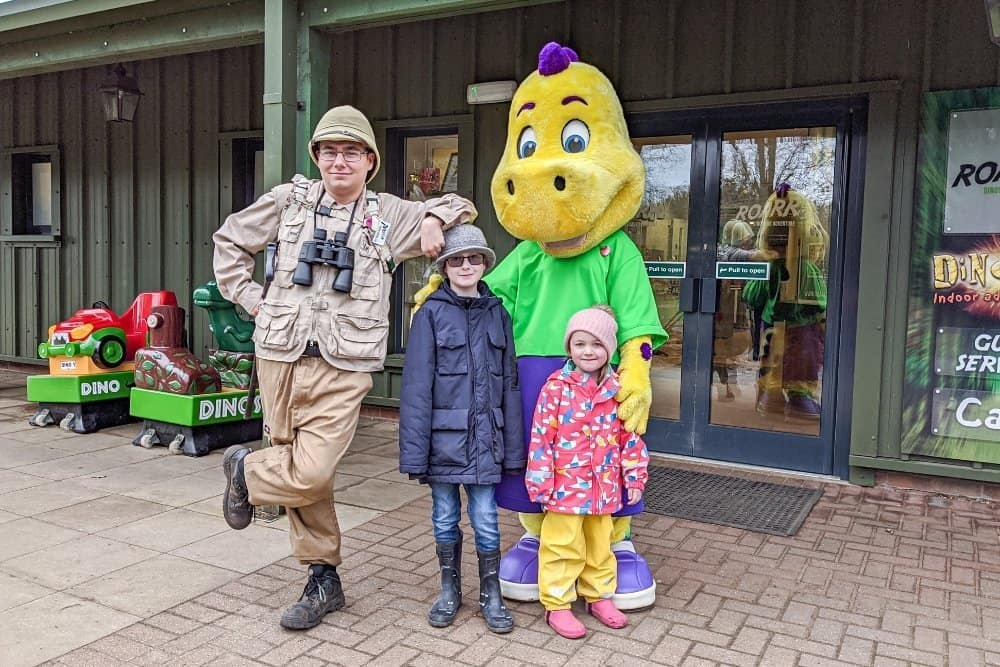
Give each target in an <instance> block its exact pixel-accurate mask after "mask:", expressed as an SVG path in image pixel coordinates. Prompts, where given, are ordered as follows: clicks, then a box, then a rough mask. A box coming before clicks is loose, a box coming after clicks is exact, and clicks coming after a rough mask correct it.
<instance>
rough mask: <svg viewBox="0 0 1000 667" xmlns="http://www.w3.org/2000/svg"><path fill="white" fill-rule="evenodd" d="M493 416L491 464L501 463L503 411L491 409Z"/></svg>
mask: <svg viewBox="0 0 1000 667" xmlns="http://www.w3.org/2000/svg"><path fill="white" fill-rule="evenodd" d="M490 414H491V415H492V416H493V462H494V463H503V448H504V441H503V421H504V420H503V409H502V408H491V410H490Z"/></svg>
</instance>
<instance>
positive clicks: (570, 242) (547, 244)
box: [542, 233, 587, 250]
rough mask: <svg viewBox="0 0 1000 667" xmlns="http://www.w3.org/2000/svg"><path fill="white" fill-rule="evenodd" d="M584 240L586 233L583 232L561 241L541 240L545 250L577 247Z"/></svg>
mask: <svg viewBox="0 0 1000 667" xmlns="http://www.w3.org/2000/svg"><path fill="white" fill-rule="evenodd" d="M586 240H587V235H586V234H585V233H584V234H580V235H579V236H574V237H573V238H571V239H565V240H563V241H543V242H542V247H543V248H545V249H546V250H571V249H573V248H579V247H580V246H582V245H583V244H584V242H585V241H586Z"/></svg>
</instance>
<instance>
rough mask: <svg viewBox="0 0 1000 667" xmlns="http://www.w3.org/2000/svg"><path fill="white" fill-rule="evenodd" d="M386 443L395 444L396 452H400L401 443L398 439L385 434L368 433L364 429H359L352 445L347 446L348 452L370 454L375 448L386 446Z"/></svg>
mask: <svg viewBox="0 0 1000 667" xmlns="http://www.w3.org/2000/svg"><path fill="white" fill-rule="evenodd" d="M385 445H395V446H396V452H397V453H398V452H399V445H398V443H397V441H396V440H390V439H389V438H387V437H385V436H384V435H378V434H371V435H368V434H366V433H365V432H364V431H361V430H359V431H358V432H357V434H356V435H355V436H354V440H352V441H351V444H350V446H349V447H348V448H347V453H348V454H356V453H360V452H364V453H365V454H370V453H371V450H372V449H373V448H375V447H384V446H385Z"/></svg>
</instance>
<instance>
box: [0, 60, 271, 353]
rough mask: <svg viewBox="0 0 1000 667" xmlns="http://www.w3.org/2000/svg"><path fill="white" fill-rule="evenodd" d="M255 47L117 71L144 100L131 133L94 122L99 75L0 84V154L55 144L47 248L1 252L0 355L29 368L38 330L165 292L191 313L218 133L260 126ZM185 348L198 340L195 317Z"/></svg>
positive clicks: (203, 324)
mask: <svg viewBox="0 0 1000 667" xmlns="http://www.w3.org/2000/svg"><path fill="white" fill-rule="evenodd" d="M263 59H264V51H263V46H260V45H258V46H247V47H240V48H234V49H226V50H221V51H209V52H205V53H200V54H195V55H190V56H176V57H170V58H162V59H156V60H143V61H139V62H136V63H127V64H126V65H127V69H128V71H129V73H133V71H134V74H135V76H136V78H137V79H138V81H139V87H140V88H141V89H142V91H143V93H144V94H145V95H144V97H143V98H142V101H141V103H140V105H139V109H138V112H137V113H136V118H135V121H134V122H133V123H106V122H105V121H104V119H103V117H102V112H101V106H100V99H99V95H98V92H97V89H98V88H99V87H100V85H101V81H102V79H103V78H104V76H105V70H104V68H103V67H93V68H86V69H77V70H70V71H64V72H58V73H53V74H42V75H38V76H32V77H25V78H20V79H9V80H4V81H0V148H9V147H16V146H32V145H39V144H57V145H58V146H59V148H60V151H61V162H62V192H61V197H60V205H61V207H62V216H61V217H62V239H61V244H60V245H58V246H53V245H44V244H42V245H40V246H26V247H25V246H15V245H11V244H9V243H3V242H0V285H2V287H0V358H18V359H20V360H26V359H32V358H35V357H36V354H35V348H36V347H37V345H38V342H39V341H40V340H41V338H42V337H43V336H44V335H45V333H46V330H47V328H48V326H49V325H50V324H54V323H56V322H58V321H59V320H60V319H63V318H64V317H66V316H67V315H70V314H72V312H73V311H75V310H76V309H77V308H80V307H84V306H89V305H90V304H91V303H92V302H94V301H95V300H98V299H102V300H105V301H107V302H108V303H110V304H111V305H112V307H113V308H114V309H115V310H116V311H118V312H121V311H123V310H125V309H126V308H127V307H128V305H129V304H130V303H131V301H132V299H133V298H134V296H135V294H136V293H137V292H140V291H145V290H156V289H169V290H173V291H174V292H176V293H177V297H178V300H179V301H180V303H181V305H182V307H184V308H185V309H186V310H188V312H189V313H190V312H191V307H190V301H191V291H192V288H193V287H194V286H197V285H199V284H201V283H203V282H205V281H207V280H209V279H211V277H212V239H211V234H212V232H213V231H214V230H215V229H216V228H217V227H218V226H219V224H220V222H221V221H220V213H219V206H220V204H219V198H220V186H219V172H220V166H219V134H220V133H221V132H231V131H243V130H260V129H261V128H262V127H263V118H262V114H263V107H262V105H261V96H262V94H263V93H262V91H263ZM191 327H192V332H193V343H194V344H193V346H192V348H193V349H194V350H195V351H196V352H199V353H203V352H204V348H205V347H207V346H208V344H209V343H210V342H211V334H210V333H209V331H208V321H207V318H206V317H205V315H204V311H203V310H202V309H196V310H195V312H194V313H193V321H191Z"/></svg>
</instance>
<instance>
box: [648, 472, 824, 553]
mask: <svg viewBox="0 0 1000 667" xmlns="http://www.w3.org/2000/svg"><path fill="white" fill-rule="evenodd" d="M822 495H823V492H822V491H821V490H819V489H802V488H798V487H794V486H785V485H783V484H772V483H770V482H754V481H751V480H747V479H740V478H738V477H726V476H724V475H713V474H711V473H704V472H694V471H691V470H678V469H675V468H665V467H662V466H650V467H649V481H648V482H647V483H646V492H645V493H644V494H643V499H644V500H645V501H646V511H647V512H653V513H654V514H666V515H668V516H676V517H679V518H681V519H691V520H693V521H702V522H705V523H716V524H719V525H721V526H733V527H736V528H743V529H744V530H752V531H755V532H758V533H769V534H771V535H783V536H786V537H787V536H791V535H794V534H795V533H797V532H798V530H799V527H800V526H801V525H802V522H803V521H805V519H806V517H807V516H809V512H810V511H811V510H812V508H813V505H815V504H816V501H817V500H819V498H820V496H822Z"/></svg>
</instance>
